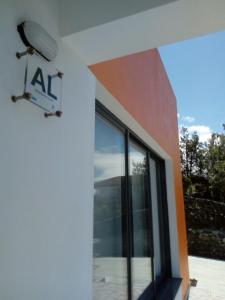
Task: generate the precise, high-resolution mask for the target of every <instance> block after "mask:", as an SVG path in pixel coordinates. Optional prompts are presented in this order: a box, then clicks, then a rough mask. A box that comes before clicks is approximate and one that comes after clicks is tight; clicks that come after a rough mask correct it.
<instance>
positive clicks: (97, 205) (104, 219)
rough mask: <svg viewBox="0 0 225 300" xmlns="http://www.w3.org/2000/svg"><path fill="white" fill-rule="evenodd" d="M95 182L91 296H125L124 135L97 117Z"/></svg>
mask: <svg viewBox="0 0 225 300" xmlns="http://www.w3.org/2000/svg"><path fill="white" fill-rule="evenodd" d="M95 124H96V135H95V183H94V189H95V190H94V193H95V194H94V245H93V251H94V263H93V280H94V299H95V300H106V299H108V300H111V299H115V300H123V299H127V262H126V254H125V249H124V240H125V239H124V226H125V225H124V209H123V201H124V195H123V193H124V188H123V185H124V176H125V155H124V154H125V143H124V135H123V133H122V132H121V131H120V130H118V129H117V128H116V127H114V126H112V125H111V124H109V123H108V122H106V121H105V120H103V119H102V118H101V117H99V116H97V117H96V123H95Z"/></svg>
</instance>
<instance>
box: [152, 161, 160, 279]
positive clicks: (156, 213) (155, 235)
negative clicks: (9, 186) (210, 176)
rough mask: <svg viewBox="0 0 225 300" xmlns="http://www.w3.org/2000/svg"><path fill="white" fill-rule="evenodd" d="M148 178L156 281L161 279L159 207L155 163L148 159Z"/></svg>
mask: <svg viewBox="0 0 225 300" xmlns="http://www.w3.org/2000/svg"><path fill="white" fill-rule="evenodd" d="M150 176H151V198H152V223H153V238H154V271H155V276H156V280H157V279H159V278H160V277H161V242H160V227H159V226H160V224H159V207H158V200H159V199H158V195H157V173H156V162H155V161H154V160H153V159H150Z"/></svg>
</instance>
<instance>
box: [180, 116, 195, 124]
mask: <svg viewBox="0 0 225 300" xmlns="http://www.w3.org/2000/svg"><path fill="white" fill-rule="evenodd" d="M182 120H183V121H185V122H188V123H193V122H194V121H195V118H193V117H190V116H184V117H183V118H182Z"/></svg>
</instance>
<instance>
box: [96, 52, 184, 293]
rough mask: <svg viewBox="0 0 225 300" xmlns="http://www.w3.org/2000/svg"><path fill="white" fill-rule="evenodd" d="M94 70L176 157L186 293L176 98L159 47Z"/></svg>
mask: <svg viewBox="0 0 225 300" xmlns="http://www.w3.org/2000/svg"><path fill="white" fill-rule="evenodd" d="M90 69H91V70H92V72H93V73H94V74H95V76H96V77H97V79H98V80H99V81H100V82H101V83H102V84H103V85H104V86H105V87H106V89H108V91H109V92H110V93H111V94H112V95H113V96H114V97H115V98H116V99H117V100H118V101H119V102H120V103H121V104H122V105H123V107H124V108H125V109H126V110H127V111H128V112H129V113H130V114H131V115H132V116H133V117H134V118H135V119H136V120H137V121H138V122H139V123H140V124H141V125H142V127H144V128H145V130H146V131H148V132H149V134H150V135H151V136H152V137H153V138H154V139H155V140H156V141H157V142H158V143H159V144H160V145H161V147H162V148H164V149H165V151H166V152H167V153H168V154H169V155H170V156H171V157H172V159H173V166H174V185H175V191H176V207H177V224H178V234H179V251H180V268H181V274H182V277H183V279H184V280H183V295H185V293H186V290H187V287H188V284H189V274H188V254H187V239H186V224H185V214H184V200H183V190H182V177H181V169H180V158H179V142H178V124H177V109H176V98H175V96H174V93H173V91H172V88H171V85H170V83H169V80H168V77H167V74H166V72H165V69H164V66H163V64H162V61H161V58H160V55H159V53H158V50H156V49H153V50H149V51H145V52H141V53H137V54H132V55H129V56H125V57H122V58H118V59H114V60H111V61H107V62H102V63H99V64H96V65H93V66H90Z"/></svg>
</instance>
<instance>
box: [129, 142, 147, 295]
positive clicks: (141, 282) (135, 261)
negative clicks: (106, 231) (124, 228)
mask: <svg viewBox="0 0 225 300" xmlns="http://www.w3.org/2000/svg"><path fill="white" fill-rule="evenodd" d="M129 172H130V182H131V194H132V195H131V196H132V219H133V249H132V250H133V253H132V285H133V288H132V294H133V299H138V298H139V296H140V295H141V294H142V293H143V292H144V290H145V289H146V288H147V287H148V286H149V284H150V283H151V281H152V276H151V258H150V253H151V251H150V246H151V234H150V222H149V203H148V198H147V194H146V190H147V186H146V184H147V180H146V179H147V176H146V175H147V168H146V152H145V150H143V149H142V148H141V147H140V146H138V145H136V144H135V143H133V142H132V143H130V146H129Z"/></svg>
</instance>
